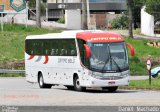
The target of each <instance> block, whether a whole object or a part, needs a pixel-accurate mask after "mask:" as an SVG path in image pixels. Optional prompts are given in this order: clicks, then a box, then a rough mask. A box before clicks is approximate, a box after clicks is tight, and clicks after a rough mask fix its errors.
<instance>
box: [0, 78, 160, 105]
mask: <svg viewBox="0 0 160 112" xmlns="http://www.w3.org/2000/svg"><path fill="white" fill-rule="evenodd" d="M2 105H6V106H7V105H14V106H160V91H140V90H139V91H135V90H118V91H117V92H115V93H108V92H107V91H101V90H88V91H86V92H75V91H70V90H67V89H66V88H65V87H63V86H55V87H52V89H39V87H38V85H37V84H30V83H28V82H26V81H25V78H0V106H2Z"/></svg>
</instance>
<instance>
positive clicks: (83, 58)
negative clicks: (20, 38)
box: [25, 31, 134, 92]
mask: <svg viewBox="0 0 160 112" xmlns="http://www.w3.org/2000/svg"><path fill="white" fill-rule="evenodd" d="M126 45H127V46H128V47H129V49H130V53H131V55H132V56H133V55H134V48H133V47H132V46H131V45H130V44H126V43H125V41H124V38H123V37H122V36H121V35H119V34H115V33H110V32H103V31H65V32H62V33H56V34H45V35H34V36H28V37H26V40H25V50H26V52H25V69H26V80H27V81H28V82H33V83H34V82H35V83H36V82H38V83H39V86H40V88H51V87H52V85H57V84H58V85H64V86H66V87H67V88H68V89H75V90H77V91H83V90H85V89H86V88H90V87H101V88H103V89H107V90H108V91H110V92H113V91H116V90H117V88H118V86H124V85H128V84H129V62H128V53H127V47H126Z"/></svg>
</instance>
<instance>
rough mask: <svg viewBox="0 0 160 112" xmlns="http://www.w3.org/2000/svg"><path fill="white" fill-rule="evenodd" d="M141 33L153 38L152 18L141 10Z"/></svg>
mask: <svg viewBox="0 0 160 112" xmlns="http://www.w3.org/2000/svg"><path fill="white" fill-rule="evenodd" d="M141 33H142V34H144V35H147V36H154V16H152V15H150V14H148V13H147V12H145V7H143V8H142V9H141Z"/></svg>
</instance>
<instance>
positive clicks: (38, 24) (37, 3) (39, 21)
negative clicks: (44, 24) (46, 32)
mask: <svg viewBox="0 0 160 112" xmlns="http://www.w3.org/2000/svg"><path fill="white" fill-rule="evenodd" d="M40 5H41V0H36V25H37V27H38V28H41V10H40Z"/></svg>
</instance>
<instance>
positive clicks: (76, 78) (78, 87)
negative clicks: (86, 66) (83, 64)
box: [73, 76, 86, 91]
mask: <svg viewBox="0 0 160 112" xmlns="http://www.w3.org/2000/svg"><path fill="white" fill-rule="evenodd" d="M73 83H74V90H76V91H85V90H86V88H85V87H81V86H80V82H79V77H78V76H76V77H75V78H74V80H73Z"/></svg>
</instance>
